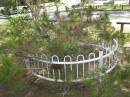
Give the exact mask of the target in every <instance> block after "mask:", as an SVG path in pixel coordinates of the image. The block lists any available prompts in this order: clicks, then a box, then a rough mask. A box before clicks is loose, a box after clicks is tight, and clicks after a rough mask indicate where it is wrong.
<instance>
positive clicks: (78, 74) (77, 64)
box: [77, 64, 79, 79]
mask: <svg viewBox="0 0 130 97" xmlns="http://www.w3.org/2000/svg"><path fill="white" fill-rule="evenodd" d="M78 65H79V64H77V79H78V76H79V68H78V67H79V66H78Z"/></svg>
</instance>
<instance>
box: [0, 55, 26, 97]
mask: <svg viewBox="0 0 130 97" xmlns="http://www.w3.org/2000/svg"><path fill="white" fill-rule="evenodd" d="M22 76H23V70H21V69H20V68H19V67H17V66H16V65H13V63H12V56H11V55H1V66H0V85H4V86H6V87H8V89H9V91H10V93H11V94H12V95H15V94H16V93H18V92H20V91H21V90H22V89H23V88H24V87H25V83H24V80H23V78H22ZM6 91H8V90H6Z"/></svg>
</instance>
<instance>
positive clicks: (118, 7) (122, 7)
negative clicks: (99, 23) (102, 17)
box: [94, 5, 130, 10]
mask: <svg viewBox="0 0 130 97" xmlns="http://www.w3.org/2000/svg"><path fill="white" fill-rule="evenodd" d="M94 8H95V10H129V9H130V6H129V5H123V6H121V5H120V6H105V5H103V6H95V7H94Z"/></svg>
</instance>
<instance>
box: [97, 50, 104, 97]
mask: <svg viewBox="0 0 130 97" xmlns="http://www.w3.org/2000/svg"><path fill="white" fill-rule="evenodd" d="M102 71H103V51H102V50H100V51H99V74H98V76H99V77H98V82H99V86H98V96H99V97H100V96H101V95H102V93H103V78H102Z"/></svg>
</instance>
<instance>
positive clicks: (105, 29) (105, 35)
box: [96, 13, 117, 42]
mask: <svg viewBox="0 0 130 97" xmlns="http://www.w3.org/2000/svg"><path fill="white" fill-rule="evenodd" d="M100 18H101V20H100V21H99V22H98V23H97V24H96V28H97V30H99V31H100V33H99V34H98V35H99V37H100V38H101V39H103V40H105V41H107V42H110V41H111V40H112V39H113V38H116V37H117V36H116V31H115V29H114V27H112V26H111V22H110V20H109V14H108V13H104V14H103V15H101V17H100Z"/></svg>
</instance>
